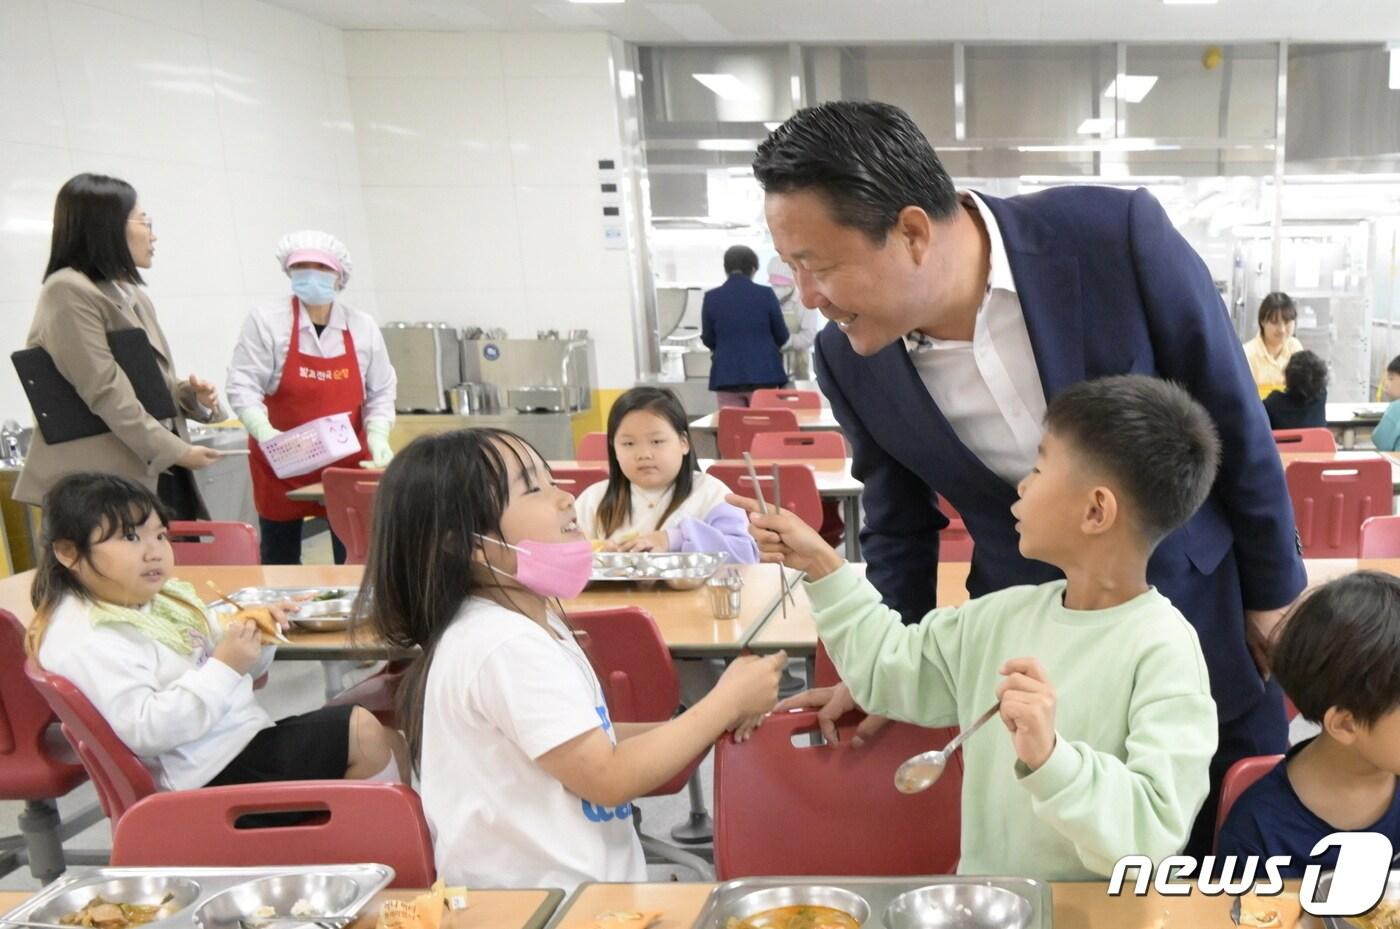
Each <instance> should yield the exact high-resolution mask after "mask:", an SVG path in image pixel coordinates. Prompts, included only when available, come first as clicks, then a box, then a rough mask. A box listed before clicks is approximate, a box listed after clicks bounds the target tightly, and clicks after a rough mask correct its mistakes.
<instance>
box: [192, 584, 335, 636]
mask: <svg viewBox="0 0 1400 929" xmlns="http://www.w3.org/2000/svg"><path fill="white" fill-rule="evenodd" d="M337 591H339V592H342V593H344V594H345V596H343V597H337V598H336V599H334V600H314V599H313V600H308V601H306V602H305V603H303V604H302V605H301V609H299V610H297V612H295V613H293V614H291V615H290V616H288V617H287V618H288V620H289V621H290V622H291V624H292V627H293V628H294V629H304V630H306V631H308V632H344V631H345V630H346V629H348V628H350V624H351V619H352V615H351V614H352V610H353V609H354V604H355V595H356V594H357V593H358V592H359V588H356V587H244V588H243V589H242V590H235V591H234V592H233V593H231V594H229V599H230V600H233V601H234V602H235V603H241V604H243V605H245V606H253V605H255V604H268V603H277V602H278V601H279V600H291V599H294V598H296V597H305V596H307V595H308V594H309V595H310V596H312V597H319V596H321V595H322V594H327V593H335V592H337ZM208 610H209V612H210V613H213V614H216V615H217V614H220V613H231V612H233V607H231V606H229V604H228V603H226V602H225V601H223V600H216V601H214V602H213V603H211V604H209V605H208Z"/></svg>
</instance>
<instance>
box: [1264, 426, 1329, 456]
mask: <svg viewBox="0 0 1400 929" xmlns="http://www.w3.org/2000/svg"><path fill="white" fill-rule="evenodd" d="M1274 444H1275V445H1277V446H1278V450H1279V451H1280V452H1335V451H1336V450H1337V438H1336V436H1334V435H1332V431H1331V430H1330V429H1321V428H1319V429H1275V430H1274Z"/></svg>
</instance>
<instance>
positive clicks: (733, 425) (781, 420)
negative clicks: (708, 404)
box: [716, 406, 798, 458]
mask: <svg viewBox="0 0 1400 929" xmlns="http://www.w3.org/2000/svg"><path fill="white" fill-rule="evenodd" d="M716 424H717V426H718V431H719V456H720V457H721V458H742V457H744V452H746V451H748V450H749V445H750V443H752V442H753V437H754V436H756V435H758V434H759V433H760V432H797V431H798V430H797V414H795V413H794V412H793V411H792V410H755V409H750V408H745V407H741V406H725V407H720V409H719V412H718V413H717V414H716Z"/></svg>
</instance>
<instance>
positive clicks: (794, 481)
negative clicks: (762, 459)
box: [709, 461, 822, 532]
mask: <svg viewBox="0 0 1400 929" xmlns="http://www.w3.org/2000/svg"><path fill="white" fill-rule="evenodd" d="M774 468H777V469H778V479H779V480H780V481H781V482H782V484H781V486H782V489H783V501H782V502H783V509H785V510H791V511H792V512H794V513H796V514H797V515H798V517H799V518H800V519H801V520H802V521H803V522H805V523H806V524H807V525H809V526H811V527H812V528H813V529H816V530H817V531H819V532H820V531H821V528H822V495H821V493H820V492H819V491H818V490H817V478H816V475H814V474H813V473H812V467H811V465H805V464H799V463H797V462H793V463H790V464H789V463H787V462H783V463H779V464H776V465H773V464H769V465H762V466H759V467H757V468H756V470H757V472H758V486H759V489H760V490H762V492H763V500H764V502H765V503H770V504H771V503H772V502H773V469H774ZM709 473H710V474H711V475H713V476H714V477H717V478H719V479H720V480H721V481H724V483H725V484H727V485H728V486H729V488H730V489H731V490H733V491H734V492H735V493H736V494H739V495H740V496H741V497H754V496H756V494H755V491H754V486H753V480H752V479H751V478H750V477H749V469H748V468H747V467H745V466H744V465H741V464H735V463H733V462H724V461H717V462H715V463H714V464H712V465H710V470H709Z"/></svg>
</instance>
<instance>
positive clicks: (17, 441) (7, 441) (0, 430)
mask: <svg viewBox="0 0 1400 929" xmlns="http://www.w3.org/2000/svg"><path fill="white" fill-rule="evenodd" d="M22 435H23V430H21V429H20V426H19V423H17V422H15V421H14V420H13V419H7V420H5V422H4V423H0V463H3V464H7V465H21V464H24V452H23V451H22V450H21V437H22Z"/></svg>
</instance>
